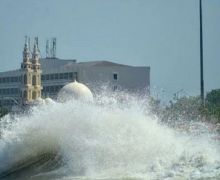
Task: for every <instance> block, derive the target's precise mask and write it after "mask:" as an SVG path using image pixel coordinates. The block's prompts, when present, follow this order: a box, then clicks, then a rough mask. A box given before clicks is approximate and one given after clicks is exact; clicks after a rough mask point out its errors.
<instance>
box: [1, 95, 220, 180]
mask: <svg viewBox="0 0 220 180" xmlns="http://www.w3.org/2000/svg"><path fill="white" fill-rule="evenodd" d="M117 99H118V98H115V97H113V96H102V97H99V98H98V99H97V100H96V103H85V102H80V101H74V100H70V101H68V102H65V103H59V102H54V101H48V102H47V103H42V104H39V105H37V106H34V107H32V108H31V109H30V110H29V111H28V112H26V113H25V114H23V115H7V116H5V117H4V118H2V119H1V123H0V128H1V129H0V137H1V139H0V178H2V179H14V178H15V177H16V178H17V179H19V178H20V179H25V178H27V179H81V178H82V179H178V178H179V179H181V178H182V179H199V178H216V179H218V178H220V153H219V152H220V151H219V150H220V145H219V141H217V140H215V139H213V138H212V135H211V134H210V133H209V132H204V131H200V130H199V132H200V133H196V135H195V133H190V132H188V133H186V132H180V131H177V130H175V129H172V128H169V127H167V126H165V125H162V124H161V123H160V122H159V121H158V119H157V118H156V117H155V116H153V115H149V113H148V112H147V110H146V109H147V108H146V107H145V106H144V103H143V101H140V100H137V98H133V97H130V96H128V95H127V98H125V99H126V101H118V100H117Z"/></svg>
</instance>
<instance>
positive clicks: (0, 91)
mask: <svg viewBox="0 0 220 180" xmlns="http://www.w3.org/2000/svg"><path fill="white" fill-rule="evenodd" d="M18 93H19V89H18V88H8V89H0V95H16V94H18Z"/></svg>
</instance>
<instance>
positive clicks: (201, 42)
mask: <svg viewBox="0 0 220 180" xmlns="http://www.w3.org/2000/svg"><path fill="white" fill-rule="evenodd" d="M199 17H200V91H201V93H200V98H201V103H202V106H203V107H204V106H205V99H204V77H203V31H202V0H199Z"/></svg>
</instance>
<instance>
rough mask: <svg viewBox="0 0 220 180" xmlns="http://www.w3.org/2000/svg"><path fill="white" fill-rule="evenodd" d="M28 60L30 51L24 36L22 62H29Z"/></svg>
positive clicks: (26, 38)
mask: <svg viewBox="0 0 220 180" xmlns="http://www.w3.org/2000/svg"><path fill="white" fill-rule="evenodd" d="M29 61H30V51H29V45H28V37H27V36H25V44H24V50H23V62H29Z"/></svg>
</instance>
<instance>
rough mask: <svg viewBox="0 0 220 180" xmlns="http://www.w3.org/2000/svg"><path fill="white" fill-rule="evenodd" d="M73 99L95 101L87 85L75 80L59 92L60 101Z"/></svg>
mask: <svg viewBox="0 0 220 180" xmlns="http://www.w3.org/2000/svg"><path fill="white" fill-rule="evenodd" d="M71 99H78V100H85V101H93V95H92V92H91V91H90V89H89V88H88V87H87V86H86V85H84V84H82V83H78V82H77V81H74V82H72V83H69V84H67V85H65V86H64V87H63V88H62V89H61V90H60V92H59V93H58V100H59V101H62V102H64V101H68V100H71Z"/></svg>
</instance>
